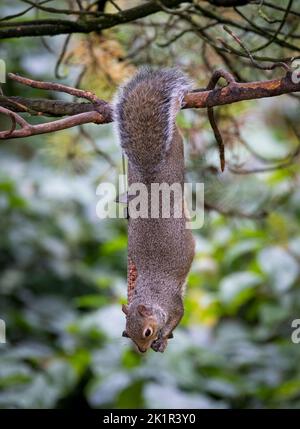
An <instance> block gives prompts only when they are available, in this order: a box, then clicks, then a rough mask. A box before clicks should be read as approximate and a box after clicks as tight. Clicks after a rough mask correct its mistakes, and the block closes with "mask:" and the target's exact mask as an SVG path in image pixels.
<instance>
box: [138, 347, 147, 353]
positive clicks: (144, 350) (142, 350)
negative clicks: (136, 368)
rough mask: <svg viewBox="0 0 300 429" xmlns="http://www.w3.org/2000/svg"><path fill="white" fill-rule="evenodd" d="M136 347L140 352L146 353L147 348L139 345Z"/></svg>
mask: <svg viewBox="0 0 300 429" xmlns="http://www.w3.org/2000/svg"><path fill="white" fill-rule="evenodd" d="M138 349H139V351H140V352H141V353H146V351H147V349H141V348H140V347H138Z"/></svg>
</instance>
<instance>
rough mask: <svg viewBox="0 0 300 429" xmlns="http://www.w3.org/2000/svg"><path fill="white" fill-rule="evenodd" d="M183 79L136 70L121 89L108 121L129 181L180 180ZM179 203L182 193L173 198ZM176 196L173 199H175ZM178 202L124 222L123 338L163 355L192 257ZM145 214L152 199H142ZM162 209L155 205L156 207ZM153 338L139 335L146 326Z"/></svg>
mask: <svg viewBox="0 0 300 429" xmlns="http://www.w3.org/2000/svg"><path fill="white" fill-rule="evenodd" d="M189 87H190V84H189V81H188V79H187V78H186V77H185V76H184V75H183V74H182V73H181V72H180V71H178V70H176V69H170V70H168V69H164V70H159V71H153V70H149V69H142V70H141V71H140V72H138V74H137V75H136V76H135V77H134V78H133V79H132V80H131V81H130V82H129V83H127V84H126V85H125V86H124V87H123V89H121V90H120V92H119V95H118V99H117V102H116V106H115V120H116V122H117V128H118V131H119V135H120V139H121V145H122V148H123V149H124V151H125V153H126V154H127V156H128V159H129V163H128V181H129V185H131V184H133V183H143V184H145V185H146V187H147V190H148V193H149V195H150V189H151V183H160V184H161V183H167V184H169V185H172V184H173V183H179V184H181V186H182V188H181V189H182V190H183V185H184V169H185V166H184V152H183V141H182V137H181V135H180V133H179V131H178V129H177V127H176V125H175V116H176V113H177V111H178V110H179V109H180V106H181V102H182V99H183V97H184V94H185V93H186V91H187V90H188V88H189ZM179 197H180V200H181V203H182V202H183V195H182V194H181V195H180V196H179ZM177 198H178V197H177ZM177 203H178V201H175V196H174V197H173V198H172V199H171V217H170V218H163V217H162V216H161V215H160V217H159V218H151V216H149V217H148V218H137V219H134V218H130V204H129V219H128V256H129V258H130V260H131V261H133V263H134V264H135V266H136V269H137V281H136V286H135V289H134V294H133V297H132V301H131V303H130V304H129V305H128V306H127V307H125V308H124V310H125V312H126V331H125V333H126V335H128V336H129V337H130V338H131V339H132V340H133V341H134V342H135V344H136V345H137V346H138V348H139V350H141V351H146V350H147V349H148V348H149V347H152V348H153V350H155V351H160V352H163V351H164V350H165V348H166V346H167V341H168V338H170V335H171V334H172V331H173V330H174V329H175V328H176V326H177V325H178V323H179V322H180V320H181V318H182V316H183V312H184V309H183V289H184V284H185V280H186V277H187V274H188V272H189V269H190V266H191V263H192V260H193V257H194V240H193V236H192V234H191V231H190V230H187V229H186V228H185V222H186V219H185V216H184V209H183V204H182V210H183V212H182V217H181V218H176V217H175V216H174V207H175V204H177ZM148 205H149V215H150V213H151V200H150V197H149V201H148ZM160 206H161V204H160ZM147 328H150V329H151V332H153V335H151V336H150V337H149V338H145V335H144V333H145V329H147Z"/></svg>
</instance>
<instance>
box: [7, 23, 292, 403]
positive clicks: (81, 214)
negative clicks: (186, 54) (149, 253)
mask: <svg viewBox="0 0 300 429" xmlns="http://www.w3.org/2000/svg"><path fill="white" fill-rule="evenodd" d="M122 32H123V33H124V34H125V33H126V32H125V29H124V28H123V29H122V31H121V35H122V34H123V33H122ZM124 34H123V37H124V38H125V39H126V37H129V33H128V34H127V33H126V37H125V36H124ZM12 44H13V45H14V49H11V46H12ZM24 46H25V41H22V40H18V41H16V40H13V41H9V42H6V43H4V44H3V45H2V47H1V48H0V54H1V56H2V57H4V58H6V59H7V62H8V69H9V71H14V72H16V71H19V72H20V73H23V74H27V75H30V76H32V77H38V78H43V79H45V80H47V79H48V80H51V79H53V74H52V70H51V71H49V70H50V69H49V67H50V65H51V66H53V57H51V55H50V54H46V53H45V49H44V47H43V46H42V45H41V44H40V42H39V41H37V40H35V41H34V42H32V45H31V47H30V49H31V54H32V57H31V62H30V64H29V63H28V59H27V62H26V61H25V59H26V52H25V51H24ZM42 55H43V56H42ZM37 59H38V60H37ZM193 61H194V60H193ZM34 65H35V66H34ZM34 67H36V69H35V68H34ZM39 67H40V68H39ZM69 83H70V82H69ZM17 90H18V91H20V88H16V87H15V86H13V85H12V84H11V83H8V84H7V86H5V91H6V92H7V93H9V94H16V93H17V92H16V91H17ZM22 91H23V90H22ZM18 93H19V92H18ZM22 95H24V96H42V95H44V94H41V93H39V91H33V90H31V89H29V88H26V89H24V92H22ZM229 109H230V110H229V111H230V113H231V114H233V115H234V116H235V117H239V116H240V115H244V116H245V119H244V122H245V124H246V125H245V127H244V133H245V137H246V138H247V141H249V142H251V144H253V147H254V148H255V150H257V151H258V152H259V151H260V152H261V153H262V155H266V154H271V155H274V156H275V157H276V156H279V155H282V154H284V155H285V156H286V154H287V153H289V151H290V148H291V147H293V144H294V143H295V142H294V140H293V138H294V137H293V138H292V137H290V136H289V135H288V134H287V132H286V130H285V128H284V127H283V126H282V123H281V122H280V121H278V117H281V116H282V115H290V118H293V117H294V118H296V119H295V120H297V117H299V108H298V110H297V109H296V108H295V107H294V104H292V102H290V104H289V102H288V101H287V102H286V104H285V105H284V106H283V107H282V108H281V107H280V106H279V104H278V103H277V102H276V101H273V102H272V103H264V101H261V102H259V103H243V104H237V105H236V106H231V107H230V108H229ZM222 111H223V112H226V107H224V108H223V110H222ZM253 112H256V116H255V117H254V119H253ZM199 115H200V114H199V112H197V113H193V112H190V111H187V112H185V114H184V115H182V116H180V118H179V124H180V125H181V126H182V128H183V129H184V130H185V134H186V136H187V137H188V138H189V139H190V138H191V136H192V132H193V133H195V127H196V128H197V120H198V116H199ZM251 115H252V116H251ZM280 115H281V116H280ZM270 118H275V121H270ZM276 118H277V119H276ZM1 126H2V125H1ZM192 127H194V129H192ZM87 128H88V129H89V131H90V132H91V134H93V137H94V138H95V141H96V143H97V146H98V147H99V148H101V149H102V150H103V151H105V152H106V153H109V154H110V156H112V157H113V159H114V162H115V163H117V164H118V166H120V164H121V162H120V150H119V149H118V146H117V140H116V137H115V136H114V135H113V133H112V132H111V131H112V126H111V125H107V126H100V127H96V126H90V127H87ZM209 132H210V131H209V130H208V127H207V124H206V123H205V124H204V125H203V127H202V125H201V127H200V126H199V127H198V129H197V135H199V134H200V135H204V136H206V137H207V135H208V133H209ZM74 133H75V131H68V132H63V133H56V134H55V135H52V136H47V137H43V136H37V137H35V138H32V139H29V140H28V139H27V140H26V141H25V140H23V141H16V142H12V141H9V142H6V143H1V146H0V319H3V320H4V321H5V322H6V328H7V332H6V336H7V342H6V344H0V407H1V408H71V407H72V408H74V407H78V408H85V407H92V408H97V407H100V408H101V407H102V408H105V407H115V408H127V407H128V408H140V407H148V408H160V407H161V408H268V407H270V408H282V407H283V408H284V407H292V408H299V407H300V367H299V360H300V345H299V344H298V345H297V344H293V343H292V341H291V334H292V331H293V330H292V327H291V322H292V320H294V319H297V318H300V294H299V288H300V269H299V266H300V264H299V261H300V204H299V203H300V187H299V183H300V175H299V173H300V168H299V163H297V164H295V165H294V166H291V167H289V168H285V169H279V170H277V171H271V172H270V173H267V174H256V175H247V176H238V175H234V174H231V173H230V172H228V171H227V172H226V173H225V174H223V175H220V174H218V173H217V174H216V171H215V170H216V168H218V159H217V151H216V148H215V143H214V140H213V138H212V136H211V134H210V136H209V138H207V141H208V142H209V144H207V146H206V147H205V154H204V155H203V156H202V158H201V159H199V157H197V156H193V154H191V156H190V158H189V159H188V160H187V170H188V172H189V176H188V178H189V180H190V181H203V182H204V183H205V190H206V194H205V196H206V201H208V203H209V204H210V205H211V206H217V207H219V208H221V210H219V211H221V212H224V213H228V212H230V213H229V214H230V215H226V214H225V215H224V214H222V213H218V211H215V210H209V211H207V212H206V215H205V216H206V217H205V224H204V227H203V228H202V229H201V230H199V231H195V238H196V243H197V254H196V258H195V261H194V264H193V268H192V271H191V273H190V276H189V282H188V288H187V293H186V298H185V310H186V311H185V316H184V319H183V322H182V323H181V325H180V327H179V328H177V329H176V331H175V334H174V339H173V340H171V341H170V342H169V346H168V348H167V350H166V352H165V353H164V354H156V353H154V352H153V351H150V352H149V353H147V355H146V356H141V355H139V354H137V353H136V351H135V350H134V349H133V348H132V346H131V344H130V342H129V340H128V339H126V338H122V337H121V333H122V330H123V329H124V324H125V320H124V315H123V313H122V312H121V302H123V301H125V300H126V243H127V237H126V221H125V220H105V221H104V220H102V221H100V220H99V219H97V217H96V204H97V196H96V187H97V185H98V184H99V183H100V181H108V180H109V181H112V182H115V181H116V177H117V174H118V172H119V171H120V170H121V169H120V167H119V171H118V169H117V168H116V169H112V168H111V167H110V166H109V165H108V164H107V162H106V160H105V159H103V158H102V157H101V156H97V155H95V153H94V152H93V151H92V149H91V147H90V146H89V144H88V142H87V141H85V140H84V139H78V138H77V136H76V138H75V134H74ZM72 143H73V144H72ZM187 146H188V145H187ZM233 149H234V148H233ZM229 152H230V150H229V151H228V154H229ZM239 156H240V157H241V158H242V159H243V156H244V152H243V150H241V154H240V155H239ZM265 212H267V215H266V216H256V214H261V213H265ZM256 217H257V218H256Z"/></svg>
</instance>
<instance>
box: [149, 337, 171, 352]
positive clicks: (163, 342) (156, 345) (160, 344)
mask: <svg viewBox="0 0 300 429" xmlns="http://www.w3.org/2000/svg"><path fill="white" fill-rule="evenodd" d="M167 345H168V338H158V339H157V340H155V341H153V343H152V345H151V348H152V349H153V350H154V351H155V352H160V353H163V352H164V351H165V349H166V347H167Z"/></svg>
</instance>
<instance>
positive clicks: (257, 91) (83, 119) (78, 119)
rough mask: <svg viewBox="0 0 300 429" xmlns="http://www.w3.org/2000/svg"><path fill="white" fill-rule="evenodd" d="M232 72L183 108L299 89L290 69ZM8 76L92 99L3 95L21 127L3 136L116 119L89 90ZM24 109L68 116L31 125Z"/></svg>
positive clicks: (193, 96)
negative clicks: (239, 75)
mask: <svg viewBox="0 0 300 429" xmlns="http://www.w3.org/2000/svg"><path fill="white" fill-rule="evenodd" d="M221 76H224V77H226V81H227V86H224V87H218V88H214V87H213V86H214V85H215V84H216V78H217V77H218V78H219V77H221ZM230 76H231V75H230V74H229V73H228V72H224V71H216V72H215V73H214V75H213V81H211V82H210V84H209V87H208V88H209V89H200V90H195V91H193V92H190V93H189V94H187V95H186V96H185V98H184V101H183V109H189V108H196V109H199V108H212V107H214V106H221V105H225V104H231V103H237V102H239V101H244V100H255V99H259V98H265V97H275V96H278V95H282V94H289V93H294V92H299V91H300V81H299V82H298V83H297V82H296V79H292V74H291V73H287V74H286V76H285V77H283V78H281V79H274V80H267V81H261V82H248V83H244V82H243V83H239V82H236V81H234V79H233V78H232V77H230ZM9 78H10V79H13V80H17V81H18V82H20V83H22V84H25V85H30V86H32V87H34V88H43V89H47V90H49V89H52V90H55V91H59V92H62V91H63V92H67V93H69V94H72V95H76V96H77V97H81V98H82V97H84V98H87V99H89V101H90V102H88V103H77V102H66V101H57V100H47V99H32V100H31V99H26V98H22V97H6V96H0V106H2V109H1V111H0V113H2V114H4V115H6V116H9V117H10V119H11V120H13V121H15V122H16V124H18V125H19V126H20V127H21V128H20V129H15V126H16V124H15V125H13V126H12V129H11V130H10V131H2V132H0V139H7V138H10V139H11V138H20V137H28V136H30V135H36V134H44V133H49V132H53V131H59V130H62V129H66V128H71V127H75V126H77V125H82V124H87V123H96V124H104V123H108V122H112V121H113V115H112V106H111V105H110V104H109V103H107V102H105V101H104V100H101V99H99V98H98V97H96V96H95V95H94V94H92V93H90V92H89V91H82V90H79V89H76V88H71V87H69V86H65V85H61V84H57V83H51V82H39V81H34V80H32V79H27V78H24V77H21V76H16V75H14V74H12V73H10V74H9ZM293 80H294V81H293ZM297 80H299V79H297ZM211 88H212V89H211ZM24 112H28V113H31V114H32V113H33V114H35V115H39V116H41V115H48V116H69V117H67V118H64V119H60V120H56V121H52V122H48V123H45V124H39V125H30V124H29V123H27V122H26V121H25V120H24V119H23V118H21V117H20V116H19V115H16V114H17V113H24ZM22 121H23V122H22Z"/></svg>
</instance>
